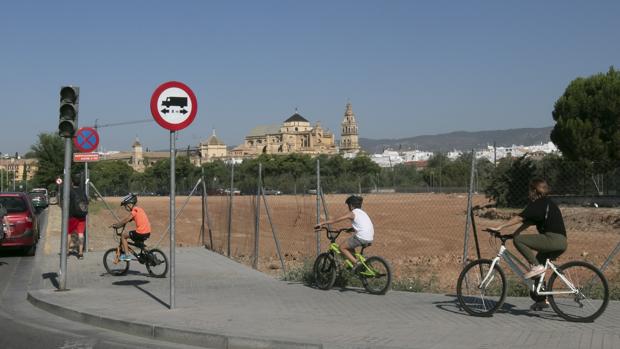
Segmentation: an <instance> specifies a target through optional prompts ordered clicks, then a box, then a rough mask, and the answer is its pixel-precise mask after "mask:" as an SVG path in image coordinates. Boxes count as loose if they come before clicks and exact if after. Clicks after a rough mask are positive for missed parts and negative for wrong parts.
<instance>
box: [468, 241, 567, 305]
mask: <svg viewBox="0 0 620 349" xmlns="http://www.w3.org/2000/svg"><path fill="white" fill-rule="evenodd" d="M513 258H516V257H515V256H514V255H512V254H511V253H510V252H509V251H508V250H507V249H506V246H504V244H502V246H501V247H500V249H499V252H498V253H497V256H495V258H493V262H492V263H491V267H490V268H489V271H488V272H487V274H486V276H485V277H484V279H482V281H481V282H480V285H479V286H478V288H483V287H484V288H486V287H487V286H488V284H489V283H490V282H491V281H493V276H492V271H493V269H494V268H495V266H496V265H498V264H499V262H500V260H501V259H503V260H504V261H506V264H508V267H510V269H511V270H512V271H513V272H514V273H515V274H517V275H518V276H519V277H520V278H521V279H522V280H523V281H524V282H525V283H526V284H527V285H528V287H529V288H532V290H533V291H534V292H535V293H536V294H537V295H539V296H552V295H556V294H557V295H559V294H577V293H579V290H578V289H577V288H575V286H574V285H573V284H572V283H571V282H570V281H568V279H566V277H564V275H563V274H562V273H560V272H559V271H558V269H557V268H556V267H555V265H554V264H553V263H551V261H550V260H549V259H547V260H546V262H545V272H543V273H542V274H540V277H539V278H538V286H537V287H536V288H534V287H533V286H534V285H535V282H534V279H526V278H525V277H524V275H525V273H524V272H523V271H522V270H521V268H519V266H518V265H517V263H515V261H514V260H513ZM516 260H517V261H519V260H518V259H516ZM519 263H520V262H519ZM520 264H523V263H520ZM548 269H551V270H552V271H553V272H554V273H555V274H557V275H558V276H559V277H560V279H561V280H562V281H563V282H564V284H566V286H568V287H569V288H570V291H541V288H542V287H543V285H544V278H545V274H546V272H547V270H548Z"/></svg>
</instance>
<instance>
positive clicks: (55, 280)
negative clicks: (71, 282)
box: [41, 273, 60, 288]
mask: <svg viewBox="0 0 620 349" xmlns="http://www.w3.org/2000/svg"><path fill="white" fill-rule="evenodd" d="M41 277H42V278H43V279H44V280H46V279H49V280H50V282H51V283H52V286H54V288H60V284H59V283H58V273H45V274H41Z"/></svg>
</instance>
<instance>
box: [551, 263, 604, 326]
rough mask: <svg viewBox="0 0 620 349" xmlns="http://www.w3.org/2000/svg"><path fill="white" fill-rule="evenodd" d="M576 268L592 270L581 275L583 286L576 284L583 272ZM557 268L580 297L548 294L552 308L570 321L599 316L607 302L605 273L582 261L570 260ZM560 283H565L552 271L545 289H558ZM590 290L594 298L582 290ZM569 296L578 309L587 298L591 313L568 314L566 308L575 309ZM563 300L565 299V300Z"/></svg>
mask: <svg viewBox="0 0 620 349" xmlns="http://www.w3.org/2000/svg"><path fill="white" fill-rule="evenodd" d="M578 268H584V269H585V270H589V271H590V272H592V273H591V274H590V273H587V272H586V273H585V275H583V276H584V282H585V285H583V286H581V285H579V284H578V281H579V280H578V279H577V277H579V276H580V275H581V274H583V273H579V271H578V270H577V269H578ZM557 269H558V272H560V273H562V275H563V276H564V277H565V278H567V279H568V280H569V281H570V282H571V283H572V284H573V286H575V287H577V288H578V289H579V293H580V298H579V299H577V297H576V296H575V295H567V296H568V297H562V295H550V296H549V297H548V299H549V304H551V307H552V308H553V310H554V311H555V312H556V313H557V314H558V315H559V316H560V317H562V318H563V319H564V320H566V321H571V322H593V321H594V320H595V319H596V318H598V317H599V316H601V314H603V312H604V311H605V308H607V305H608V304H609V285H608V283H607V278H606V277H605V275H603V273H602V272H601V271H600V270H599V269H598V268H597V267H595V266H593V265H592V264H590V263H587V262H583V261H572V262H568V263H564V264H562V265H561V266H559V267H558V268H557ZM597 279H598V280H597ZM556 280H559V284H556V283H554V282H555V281H556ZM595 283H596V284H595ZM561 285H565V283H564V281H563V280H562V279H561V278H560V277H558V274H556V273H553V274H552V275H551V277H550V278H549V282H548V286H547V289H548V290H549V292H552V291H553V290H554V289H556V290H557V289H560V287H558V286H561ZM590 291H592V292H593V295H594V296H592V297H597V298H596V299H595V298H590V297H586V295H585V293H584V292H588V293H589V292H590ZM571 296H572V297H571ZM571 298H572V302H573V303H575V304H579V307H578V308H579V309H582V308H584V305H583V303H582V302H581V301H583V300H588V302H587V303H588V304H589V305H590V308H591V309H593V312H592V314H589V315H585V316H579V315H571V314H569V313H568V312H567V311H568V309H571V308H572V309H574V310H576V309H577V307H575V304H571V301H570V300H571ZM564 300H566V302H565V301H564Z"/></svg>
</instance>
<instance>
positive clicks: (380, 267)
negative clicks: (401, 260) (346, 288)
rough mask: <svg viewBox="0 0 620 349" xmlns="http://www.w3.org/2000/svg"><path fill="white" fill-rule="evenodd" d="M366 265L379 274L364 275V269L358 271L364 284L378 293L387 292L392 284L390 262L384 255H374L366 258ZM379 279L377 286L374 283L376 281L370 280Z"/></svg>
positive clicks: (369, 289)
mask: <svg viewBox="0 0 620 349" xmlns="http://www.w3.org/2000/svg"><path fill="white" fill-rule="evenodd" d="M366 265H367V266H368V268H370V269H371V270H372V271H373V272H374V273H376V274H377V276H372V277H368V276H366V275H364V272H363V271H362V272H358V276H359V278H360V280H362V285H364V288H365V289H366V291H368V293H371V294H376V295H381V294H386V293H387V291H388V290H389V289H390V286H391V285H392V267H390V264H389V263H388V262H387V261H386V260H385V259H383V258H382V257H379V256H372V257H368V259H366ZM379 279H380V281H379V282H378V283H377V286H375V285H374V282H370V281H371V280H373V281H374V280H379ZM383 280H385V281H383Z"/></svg>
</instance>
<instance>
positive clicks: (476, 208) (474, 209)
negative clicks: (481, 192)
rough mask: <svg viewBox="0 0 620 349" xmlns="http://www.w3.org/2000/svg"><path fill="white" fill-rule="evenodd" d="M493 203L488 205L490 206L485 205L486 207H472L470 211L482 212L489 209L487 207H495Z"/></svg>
mask: <svg viewBox="0 0 620 349" xmlns="http://www.w3.org/2000/svg"><path fill="white" fill-rule="evenodd" d="M495 206H496V205H495V203H490V204H486V205H476V206H474V207H472V208H471V210H472V211H477V210H482V209H484V208H489V207H495Z"/></svg>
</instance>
